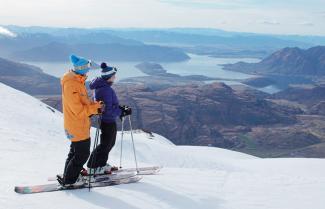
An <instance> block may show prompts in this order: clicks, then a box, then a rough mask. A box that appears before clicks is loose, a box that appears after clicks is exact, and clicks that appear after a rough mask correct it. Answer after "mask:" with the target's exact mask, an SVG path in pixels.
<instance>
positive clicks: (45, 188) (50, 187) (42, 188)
mask: <svg viewBox="0 0 325 209" xmlns="http://www.w3.org/2000/svg"><path fill="white" fill-rule="evenodd" d="M141 179H142V177H141V176H137V175H135V176H132V177H128V178H121V179H115V180H109V181H99V182H92V183H90V187H91V188H94V187H106V186H114V185H119V184H130V183H135V182H138V181H140V180H141ZM84 188H88V183H87V182H85V184H83V185H80V186H75V187H64V186H62V185H60V184H58V183H54V184H43V185H34V186H16V187H15V192H17V193H19V194H34V193H42V192H55V191H64V190H75V189H84Z"/></svg>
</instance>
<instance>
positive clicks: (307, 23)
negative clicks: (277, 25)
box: [298, 22, 315, 27]
mask: <svg viewBox="0 0 325 209" xmlns="http://www.w3.org/2000/svg"><path fill="white" fill-rule="evenodd" d="M298 25H302V26H309V27H311V26H314V25H315V24H314V23H312V22H301V23H298Z"/></svg>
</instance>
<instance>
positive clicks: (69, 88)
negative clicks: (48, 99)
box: [61, 71, 101, 142]
mask: <svg viewBox="0 0 325 209" xmlns="http://www.w3.org/2000/svg"><path fill="white" fill-rule="evenodd" d="M85 81H86V77H85V76H81V75H77V74H75V73H74V72H72V71H70V72H68V73H66V74H64V76H63V77H62V78H61V86H62V109H63V118H64V129H65V133H66V135H67V137H68V139H70V140H71V141H72V142H77V141H82V140H86V139H88V138H90V126H91V123H90V118H89V117H90V116H91V115H94V114H98V109H99V108H100V107H101V105H100V104H99V103H98V102H92V101H90V99H89V98H88V94H87V89H86V86H85Z"/></svg>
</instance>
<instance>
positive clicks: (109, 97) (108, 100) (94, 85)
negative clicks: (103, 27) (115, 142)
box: [89, 77, 122, 123]
mask: <svg viewBox="0 0 325 209" xmlns="http://www.w3.org/2000/svg"><path fill="white" fill-rule="evenodd" d="M111 85H112V84H110V83H108V82H107V81H106V80H104V79H102V78H101V77H98V78H96V79H94V80H92V81H91V82H90V84H89V87H90V89H92V90H94V89H95V99H96V101H103V102H104V103H105V111H104V112H103V115H102V121H104V122H106V123H112V122H115V120H116V117H118V116H120V115H121V112H122V111H121V109H120V108H119V102H118V99H117V96H116V94H115V91H114V89H112V87H111Z"/></svg>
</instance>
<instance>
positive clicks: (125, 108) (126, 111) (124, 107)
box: [119, 105, 132, 120]
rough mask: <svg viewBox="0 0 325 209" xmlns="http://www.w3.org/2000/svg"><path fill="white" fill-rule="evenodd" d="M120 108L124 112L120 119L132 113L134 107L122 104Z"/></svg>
mask: <svg viewBox="0 0 325 209" xmlns="http://www.w3.org/2000/svg"><path fill="white" fill-rule="evenodd" d="M119 108H120V109H121V111H122V113H121V115H120V119H121V120H122V118H124V117H125V116H128V115H132V108H131V107H129V106H127V105H122V106H121V105H120V106H119Z"/></svg>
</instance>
